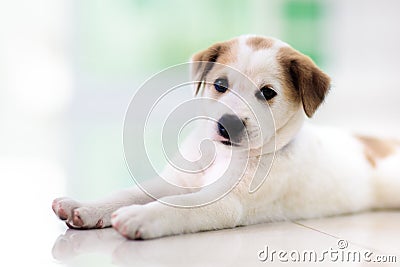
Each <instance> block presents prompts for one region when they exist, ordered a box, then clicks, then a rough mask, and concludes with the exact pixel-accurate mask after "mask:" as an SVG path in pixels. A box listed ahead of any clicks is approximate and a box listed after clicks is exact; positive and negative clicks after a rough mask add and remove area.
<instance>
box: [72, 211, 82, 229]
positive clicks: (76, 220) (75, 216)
mask: <svg viewBox="0 0 400 267" xmlns="http://www.w3.org/2000/svg"><path fill="white" fill-rule="evenodd" d="M72 223H73V224H74V226H77V227H82V226H83V225H84V223H83V220H82V218H81V217H80V216H79V211H77V210H74V211H73V215H72Z"/></svg>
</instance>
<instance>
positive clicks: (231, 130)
mask: <svg viewBox="0 0 400 267" xmlns="http://www.w3.org/2000/svg"><path fill="white" fill-rule="evenodd" d="M217 125H218V134H219V135H220V136H222V137H223V138H225V139H227V141H229V142H232V143H239V142H240V140H241V138H242V133H243V131H244V128H245V125H244V122H243V121H242V120H241V119H240V118H239V117H238V116H236V115H231V114H225V115H223V116H222V117H221V118H220V119H219V120H218V124H217Z"/></svg>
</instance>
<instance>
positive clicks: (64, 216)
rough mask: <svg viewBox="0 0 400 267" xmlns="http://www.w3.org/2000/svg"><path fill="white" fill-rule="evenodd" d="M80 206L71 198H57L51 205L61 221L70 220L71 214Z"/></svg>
mask: <svg viewBox="0 0 400 267" xmlns="http://www.w3.org/2000/svg"><path fill="white" fill-rule="evenodd" d="M79 206H80V204H79V203H78V202H76V201H74V200H72V199H70V198H64V197H63V198H56V199H55V200H53V203H52V204H51V208H52V209H53V211H54V213H55V214H56V215H57V216H58V217H59V218H60V219H61V220H68V219H69V218H70V217H71V215H72V214H71V212H72V210H73V209H74V208H77V207H79Z"/></svg>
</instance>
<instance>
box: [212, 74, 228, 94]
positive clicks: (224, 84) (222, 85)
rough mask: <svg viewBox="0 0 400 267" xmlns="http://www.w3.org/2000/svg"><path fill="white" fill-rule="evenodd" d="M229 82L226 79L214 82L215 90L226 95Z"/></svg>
mask: <svg viewBox="0 0 400 267" xmlns="http://www.w3.org/2000/svg"><path fill="white" fill-rule="evenodd" d="M228 86H229V84H228V80H227V79H226V78H218V79H216V80H215V82H214V88H215V90H217V91H218V92H220V93H225V92H226V90H228Z"/></svg>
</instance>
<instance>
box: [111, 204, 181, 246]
mask: <svg viewBox="0 0 400 267" xmlns="http://www.w3.org/2000/svg"><path fill="white" fill-rule="evenodd" d="M169 209H173V208H171V207H166V206H164V205H162V204H160V203H157V202H154V203H151V204H147V205H132V206H128V207H123V208H120V209H118V210H117V211H116V212H114V213H113V214H112V216H111V224H112V226H113V227H114V228H115V229H116V230H117V231H118V232H119V233H120V234H121V235H123V236H124V237H126V238H128V239H152V238H157V237H162V236H166V235H171V234H174V232H173V229H172V227H171V226H172V225H175V226H176V222H175V221H176V219H174V217H173V216H171V215H173V213H172V212H173V211H172V210H169ZM166 215H167V216H166ZM168 215H169V216H168Z"/></svg>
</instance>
